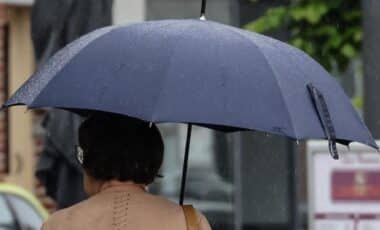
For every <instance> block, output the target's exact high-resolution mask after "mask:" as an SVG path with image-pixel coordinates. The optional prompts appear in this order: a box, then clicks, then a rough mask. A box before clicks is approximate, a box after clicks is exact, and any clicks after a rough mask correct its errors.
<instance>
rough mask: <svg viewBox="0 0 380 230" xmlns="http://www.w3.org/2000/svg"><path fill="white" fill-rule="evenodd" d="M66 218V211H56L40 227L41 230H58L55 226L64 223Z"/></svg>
mask: <svg viewBox="0 0 380 230" xmlns="http://www.w3.org/2000/svg"><path fill="white" fill-rule="evenodd" d="M66 216H67V209H62V210H60V211H56V212H55V213H53V214H52V215H51V216H49V218H48V219H47V220H46V221H45V223H44V224H43V225H42V228H41V229H42V230H50V229H59V228H57V226H59V225H60V224H62V222H65V219H66Z"/></svg>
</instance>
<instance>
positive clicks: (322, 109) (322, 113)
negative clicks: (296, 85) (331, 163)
mask: <svg viewBox="0 0 380 230" xmlns="http://www.w3.org/2000/svg"><path fill="white" fill-rule="evenodd" d="M307 88H308V90H309V93H310V96H311V99H312V101H313V104H314V108H315V110H316V111H317V114H318V117H319V120H320V122H321V124H322V128H323V130H324V132H325V135H326V137H327V140H328V142H329V151H330V154H331V156H332V158H334V159H335V160H337V159H339V155H338V150H337V148H336V135H335V128H334V125H333V122H332V120H331V116H330V112H329V109H328V107H327V104H326V101H325V98H324V97H323V95H322V93H321V92H320V91H319V90H318V89H317V88H316V87H314V86H313V85H312V84H311V83H309V84H307Z"/></svg>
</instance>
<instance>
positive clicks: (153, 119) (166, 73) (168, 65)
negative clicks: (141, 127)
mask: <svg viewBox="0 0 380 230" xmlns="http://www.w3.org/2000/svg"><path fill="white" fill-rule="evenodd" d="M173 24H174V23H171V24H168V25H166V27H167V26H169V25H173ZM188 27H189V26H188ZM179 35H180V36H182V33H181V34H179ZM180 41H181V40H180V39H177V40H176V44H175V45H174V46H173V47H172V50H171V54H174V53H175V51H176V48H177V47H178V46H179V43H180ZM173 56H174V55H170V60H169V61H168V64H167V67H168V68H166V71H164V72H165V77H164V78H165V79H164V80H163V81H162V84H161V89H160V90H159V93H158V96H157V101H156V103H155V105H154V108H153V110H152V116H151V119H150V121H151V122H159V121H158V119H157V117H156V113H155V111H156V108H157V106H158V104H159V102H160V101H161V98H162V95H163V92H164V87H165V85H166V82H167V81H168V80H167V79H168V72H169V69H170V66H171V63H172V61H173ZM156 119H157V120H156Z"/></svg>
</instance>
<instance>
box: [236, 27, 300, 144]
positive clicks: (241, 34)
mask: <svg viewBox="0 0 380 230" xmlns="http://www.w3.org/2000/svg"><path fill="white" fill-rule="evenodd" d="M231 31H233V32H234V34H237V35H239V36H241V37H243V38H244V39H246V40H248V41H249V44H252V45H253V46H255V47H256V48H257V50H258V51H260V53H261V54H262V55H263V57H264V60H265V62H266V63H267V64H268V66H269V67H270V68H271V70H272V73H273V75H274V77H275V79H276V84H277V87H278V89H279V90H280V93H281V98H282V101H283V102H284V105H285V109H286V111H287V114H288V117H289V120H290V124H291V127H292V129H293V134H294V138H296V139H298V138H299V136H298V134H297V129H296V128H295V126H294V122H293V117H292V115H291V113H290V111H289V106H288V103H287V101H286V98H285V97H284V94H283V92H282V88H281V86H280V84H279V83H278V74H277V72H276V70H275V68H273V65H272V64H271V62H270V61H269V60H268V58H267V56H266V55H265V53H264V52H263V51H262V50H261V48H260V47H259V46H257V45H256V44H255V43H254V42H253V41H252V40H251V38H250V37H249V36H247V35H245V34H243V33H241V32H239V31H237V30H235V28H232V29H231Z"/></svg>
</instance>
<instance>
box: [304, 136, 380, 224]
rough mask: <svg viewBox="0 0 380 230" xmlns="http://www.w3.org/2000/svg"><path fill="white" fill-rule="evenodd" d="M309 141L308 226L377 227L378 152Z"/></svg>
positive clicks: (379, 195)
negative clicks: (335, 155)
mask: <svg viewBox="0 0 380 230" xmlns="http://www.w3.org/2000/svg"><path fill="white" fill-rule="evenodd" d="M327 147H328V144H327V142H326V141H310V142H308V145H307V148H308V151H307V152H308V183H309V184H308V193H309V194H308V201H309V229H310V230H380V154H379V153H378V152H377V151H376V150H374V149H371V148H369V147H366V146H364V145H360V144H351V145H350V150H348V149H347V148H346V147H344V146H339V153H340V159H339V160H334V159H332V158H331V157H330V154H329V151H328V148H327Z"/></svg>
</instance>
